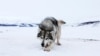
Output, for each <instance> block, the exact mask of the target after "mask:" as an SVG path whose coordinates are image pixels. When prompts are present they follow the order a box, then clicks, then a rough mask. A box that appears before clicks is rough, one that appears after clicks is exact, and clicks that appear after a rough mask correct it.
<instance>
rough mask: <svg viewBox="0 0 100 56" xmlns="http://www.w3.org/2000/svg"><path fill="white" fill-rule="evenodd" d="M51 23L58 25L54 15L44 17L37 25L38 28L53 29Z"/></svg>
mask: <svg viewBox="0 0 100 56" xmlns="http://www.w3.org/2000/svg"><path fill="white" fill-rule="evenodd" d="M53 25H55V26H56V27H57V26H58V21H57V20H56V19H55V18H54V17H47V18H45V19H44V20H43V21H42V22H41V23H40V25H39V28H40V29H42V30H48V31H52V30H53Z"/></svg>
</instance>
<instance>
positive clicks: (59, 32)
mask: <svg viewBox="0 0 100 56" xmlns="http://www.w3.org/2000/svg"><path fill="white" fill-rule="evenodd" d="M60 36H61V28H60V27H58V30H57V34H56V37H57V45H61V43H60V41H59V40H60Z"/></svg>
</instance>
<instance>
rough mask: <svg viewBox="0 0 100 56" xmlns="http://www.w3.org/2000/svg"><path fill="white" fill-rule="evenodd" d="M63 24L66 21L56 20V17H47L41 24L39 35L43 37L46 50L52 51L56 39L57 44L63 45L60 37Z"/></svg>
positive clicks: (42, 44) (43, 45)
mask: <svg viewBox="0 0 100 56" xmlns="http://www.w3.org/2000/svg"><path fill="white" fill-rule="evenodd" d="M62 24H65V22H64V21H62V20H56V19H55V18H54V17H47V18H45V19H44V20H43V21H42V22H41V23H40V24H39V32H38V34H37V37H38V38H40V39H42V43H41V46H42V47H43V48H44V51H50V50H51V48H52V46H53V45H54V44H55V40H57V45H61V44H60V42H59V39H60V35H61V25H62Z"/></svg>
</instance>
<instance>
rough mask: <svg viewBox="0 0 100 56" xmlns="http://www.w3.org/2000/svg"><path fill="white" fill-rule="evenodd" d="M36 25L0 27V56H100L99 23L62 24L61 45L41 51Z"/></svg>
mask: <svg viewBox="0 0 100 56" xmlns="http://www.w3.org/2000/svg"><path fill="white" fill-rule="evenodd" d="M37 29H38V27H0V56H100V25H96V26H93V25H85V26H80V27H71V26H66V25H63V26H62V36H61V43H62V45H61V46H57V45H55V46H54V48H53V49H52V50H51V51H50V52H46V51H43V50H42V48H41V45H40V43H41V42H40V40H39V39H37V37H36V35H37Z"/></svg>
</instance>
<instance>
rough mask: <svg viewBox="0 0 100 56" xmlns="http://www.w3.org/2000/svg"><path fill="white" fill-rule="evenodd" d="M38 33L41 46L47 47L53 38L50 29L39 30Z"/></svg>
mask: <svg viewBox="0 0 100 56" xmlns="http://www.w3.org/2000/svg"><path fill="white" fill-rule="evenodd" d="M39 34H40V35H39V37H40V38H41V39H42V42H41V46H42V47H48V46H49V45H50V44H51V43H52V42H53V40H54V39H53V36H52V33H51V32H50V31H44V30H41V31H40V33H39Z"/></svg>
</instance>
